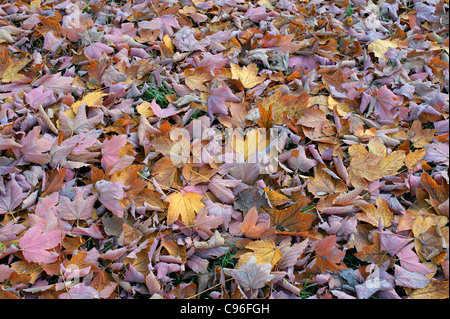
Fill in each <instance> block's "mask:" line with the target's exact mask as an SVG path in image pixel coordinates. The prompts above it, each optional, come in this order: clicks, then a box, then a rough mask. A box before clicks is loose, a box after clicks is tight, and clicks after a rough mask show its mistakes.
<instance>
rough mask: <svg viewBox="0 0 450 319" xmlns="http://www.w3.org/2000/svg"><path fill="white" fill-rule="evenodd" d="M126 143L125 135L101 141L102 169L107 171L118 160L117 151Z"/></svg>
mask: <svg viewBox="0 0 450 319" xmlns="http://www.w3.org/2000/svg"><path fill="white" fill-rule="evenodd" d="M126 143H127V137H126V136H125V135H115V136H113V137H111V138H110V139H105V140H104V141H103V147H102V162H101V163H102V167H103V169H105V170H106V169H108V168H109V167H111V166H112V165H114V164H115V163H116V162H117V161H118V160H119V157H120V156H119V150H120V149H121V148H122V147H123V146H125V144H126Z"/></svg>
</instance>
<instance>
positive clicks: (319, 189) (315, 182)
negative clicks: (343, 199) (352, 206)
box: [308, 165, 346, 196]
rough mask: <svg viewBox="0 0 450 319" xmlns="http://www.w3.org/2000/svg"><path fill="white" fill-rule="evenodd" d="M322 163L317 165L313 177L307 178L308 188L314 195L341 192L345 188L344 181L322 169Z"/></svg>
mask: <svg viewBox="0 0 450 319" xmlns="http://www.w3.org/2000/svg"><path fill="white" fill-rule="evenodd" d="M323 168H326V166H324V165H318V166H317V169H316V171H315V173H314V178H312V177H310V178H309V183H308V190H309V191H310V192H311V193H312V194H313V195H315V196H323V195H328V194H336V193H342V192H344V191H345V190H346V186H345V183H344V182H343V181H342V180H339V179H336V178H334V177H332V176H331V175H330V174H328V173H327V172H326V171H324V170H323Z"/></svg>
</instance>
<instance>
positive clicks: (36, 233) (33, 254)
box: [19, 223, 61, 264]
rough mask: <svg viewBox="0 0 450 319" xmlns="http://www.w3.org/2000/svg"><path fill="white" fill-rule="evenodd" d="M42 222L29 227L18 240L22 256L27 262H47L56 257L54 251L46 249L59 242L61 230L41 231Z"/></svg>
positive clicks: (56, 254) (52, 260) (42, 227)
mask: <svg viewBox="0 0 450 319" xmlns="http://www.w3.org/2000/svg"><path fill="white" fill-rule="evenodd" d="M43 229H44V223H38V224H35V225H34V226H32V227H30V228H29V229H28V230H27V231H26V232H25V234H24V235H23V236H22V237H21V238H20V240H19V246H20V248H21V249H22V253H23V256H24V257H25V259H26V260H27V261H28V262H36V263H44V264H49V263H52V262H54V261H56V259H57V258H58V256H59V254H58V253H57V252H55V251H48V249H52V248H54V247H56V246H58V245H60V244H61V232H60V231H59V230H51V231H49V232H43Z"/></svg>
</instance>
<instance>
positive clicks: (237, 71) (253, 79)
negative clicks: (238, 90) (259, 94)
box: [230, 63, 265, 89]
mask: <svg viewBox="0 0 450 319" xmlns="http://www.w3.org/2000/svg"><path fill="white" fill-rule="evenodd" d="M230 67H231V75H232V79H234V80H240V81H241V83H242V85H243V86H244V88H246V89H251V88H253V87H255V86H257V85H258V84H261V83H262V82H264V80H265V76H258V68H257V66H256V64H254V63H253V64H250V65H249V66H244V67H243V68H242V69H241V68H240V67H239V65H237V64H234V63H230Z"/></svg>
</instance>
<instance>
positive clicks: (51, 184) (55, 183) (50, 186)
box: [44, 167, 66, 194]
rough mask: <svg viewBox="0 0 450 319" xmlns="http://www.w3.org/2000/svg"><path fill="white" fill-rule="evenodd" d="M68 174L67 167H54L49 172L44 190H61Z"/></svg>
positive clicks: (48, 191)
mask: <svg viewBox="0 0 450 319" xmlns="http://www.w3.org/2000/svg"><path fill="white" fill-rule="evenodd" d="M65 176H66V168H65V167H64V168H63V169H60V170H58V169H54V170H52V171H50V172H49V173H48V174H47V182H46V183H45V187H44V192H45V193H47V194H51V193H53V192H56V191H59V190H60V189H61V188H62V186H63V183H64V177H65Z"/></svg>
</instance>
